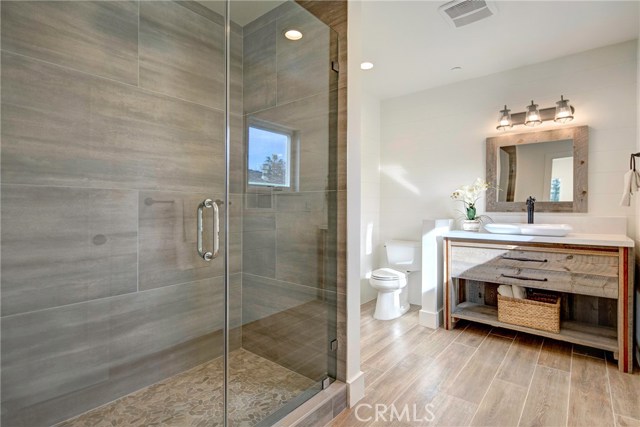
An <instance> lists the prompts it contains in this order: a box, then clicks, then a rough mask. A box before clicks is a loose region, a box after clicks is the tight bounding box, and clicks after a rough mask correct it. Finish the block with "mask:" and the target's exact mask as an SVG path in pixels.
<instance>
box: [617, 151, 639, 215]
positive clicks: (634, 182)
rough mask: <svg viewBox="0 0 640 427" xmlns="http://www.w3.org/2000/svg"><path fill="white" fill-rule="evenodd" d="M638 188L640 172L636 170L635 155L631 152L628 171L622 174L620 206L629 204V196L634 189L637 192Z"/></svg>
mask: <svg viewBox="0 0 640 427" xmlns="http://www.w3.org/2000/svg"><path fill="white" fill-rule="evenodd" d="M638 190H640V173H639V172H638V171H636V157H635V154H632V155H631V160H630V161H629V171H628V172H627V173H625V174H624V188H623V189H622V199H620V206H630V205H631V196H632V195H633V192H634V191H635V192H636V193H637V192H638Z"/></svg>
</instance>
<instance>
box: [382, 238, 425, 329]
mask: <svg viewBox="0 0 640 427" xmlns="http://www.w3.org/2000/svg"><path fill="white" fill-rule="evenodd" d="M384 247H385V251H386V254H387V260H388V262H389V266H390V267H385V268H379V269H377V270H374V271H373V272H372V273H371V277H370V278H369V284H370V285H371V287H373V288H374V289H375V290H377V291H378V299H377V301H376V310H375V312H374V313H373V317H374V318H375V319H378V320H391V319H395V318H397V317H400V316H402V315H403V314H405V313H406V312H407V311H409V307H410V305H409V292H408V288H407V283H408V276H409V274H410V273H411V272H413V271H418V270H419V269H420V264H421V255H420V243H419V242H417V241H410V240H391V241H388V242H386V243H385V245H384ZM391 267H392V268H391Z"/></svg>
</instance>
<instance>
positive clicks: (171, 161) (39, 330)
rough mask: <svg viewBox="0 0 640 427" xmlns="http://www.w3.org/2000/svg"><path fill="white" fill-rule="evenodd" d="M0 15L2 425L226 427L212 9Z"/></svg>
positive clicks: (219, 125) (18, 7) (31, 9)
mask: <svg viewBox="0 0 640 427" xmlns="http://www.w3.org/2000/svg"><path fill="white" fill-rule="evenodd" d="M0 7H1V9H2V22H1V28H2V45H1V50H2V52H1V53H2V82H1V83H2V93H1V99H0V101H1V104H2V129H1V132H2V148H1V149H2V152H1V155H2V164H1V167H2V171H1V202H2V207H1V215H2V235H1V249H2V262H1V276H2V280H1V291H2V298H1V303H2V304H1V306H2V326H1V327H2V331H1V334H2V354H1V356H2V384H1V388H2V390H1V391H2V425H4V426H11V427H16V426H17V427H38V426H48V425H52V424H55V423H59V422H61V423H62V424H61V425H64V426H75V425H112V424H113V425H134V424H135V425H152V424H156V425H157V424H165V425H166V424H171V425H196V424H198V423H202V424H205V423H206V425H222V424H223V423H224V407H223V390H224V389H223V380H224V363H223V362H224V360H223V355H224V346H223V344H224V330H225V318H224V307H225V300H224V296H225V274H226V271H225V257H226V256H227V254H226V253H225V250H224V248H225V242H224V240H225V232H226V230H224V228H223V229H222V230H221V232H220V235H219V236H220V248H221V250H220V253H219V255H218V256H217V257H216V258H213V259H211V260H210V261H206V260H205V259H203V257H202V256H200V255H199V254H198V246H199V244H198V243H199V242H198V234H199V231H200V230H201V232H202V241H201V242H200V246H201V252H203V254H204V253H206V252H215V251H214V246H215V237H214V236H215V233H214V225H215V223H216V221H215V210H216V209H215V208H216V207H218V208H219V215H220V216H219V223H220V224H222V225H224V224H225V223H226V220H225V215H226V212H227V211H228V209H231V211H233V209H235V208H237V209H239V205H236V204H231V205H229V202H233V200H228V199H227V197H226V186H225V179H226V161H225V96H226V84H225V18H224V7H225V4H224V2H207V3H206V4H200V3H196V2H171V1H147V2H120V1H114V2H108V1H97V2H93V1H92V2H88V1H68V2H67V1H40V2H24V1H16V2H13V1H2V3H1V5H0ZM240 80H241V78H238V77H236V79H235V80H233V81H235V82H239V81H240ZM205 200H211V202H206V203H204V201H205ZM218 200H219V201H220V202H219V205H217V204H215V203H216V201H218ZM199 207H200V208H201V209H198V208H199ZM199 211H201V213H202V222H201V223H199V221H198V214H199ZM230 224H231V226H232V227H234V230H236V235H237V234H238V232H237V229H238V228H239V226H240V225H239V222H238V221H236V222H235V223H234V222H233V221H230ZM199 225H200V226H199ZM232 240H233V237H232ZM234 245H239V240H238V239H237V237H236V238H235V240H233V242H231V248H234V249H235V246H234ZM236 253H237V250H236ZM206 257H209V255H206ZM230 265H231V271H230V272H231V277H232V280H231V281H232V283H233V281H234V280H237V277H238V275H239V274H240V270H239V268H240V267H239V266H240V255H238V254H236V255H235V257H231V259H230ZM237 298H238V297H237V296H236V299H237ZM101 405H104V406H101ZM86 411H89V412H86ZM74 417H76V418H74Z"/></svg>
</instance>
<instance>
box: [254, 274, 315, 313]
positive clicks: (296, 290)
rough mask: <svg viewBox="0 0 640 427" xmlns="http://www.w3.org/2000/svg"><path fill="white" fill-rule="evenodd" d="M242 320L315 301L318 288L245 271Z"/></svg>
mask: <svg viewBox="0 0 640 427" xmlns="http://www.w3.org/2000/svg"><path fill="white" fill-rule="evenodd" d="M242 288H243V292H242V322H243V323H244V324H246V323H249V322H252V321H254V320H258V319H262V318H265V317H268V316H270V315H273V314H276V313H279V312H281V311H285V310H287V309H291V308H294V307H297V306H299V305H302V304H304V303H306V302H309V301H313V300H315V299H316V298H317V293H316V290H315V289H313V288H310V287H307V286H300V285H296V284H294V283H287V282H283V281H280V280H274V279H270V278H266V277H261V276H255V275H253V274H248V273H243V275H242Z"/></svg>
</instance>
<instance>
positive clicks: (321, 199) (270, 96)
mask: <svg viewBox="0 0 640 427" xmlns="http://www.w3.org/2000/svg"><path fill="white" fill-rule="evenodd" d="M289 27H292V28H297V29H300V30H301V31H302V32H303V34H304V35H303V38H302V39H301V40H298V41H289V40H287V39H285V38H284V37H283V36H282V34H283V32H284V30H285V29H286V28H289ZM330 42H331V35H330V30H329V29H328V28H327V27H326V25H324V24H323V23H321V22H320V21H318V20H317V19H316V18H315V17H313V16H312V15H311V14H309V12H307V11H306V10H304V9H302V8H300V7H299V6H298V5H296V4H294V3H285V4H283V5H281V6H279V7H278V8H276V9H274V10H272V11H271V12H269V13H267V14H265V15H263V16H262V17H260V18H258V19H257V20H255V21H253V22H252V23H249V24H248V25H246V26H245V27H244V61H243V65H244V85H243V86H244V113H245V119H248V118H252V119H259V120H260V121H265V122H270V123H274V124H277V125H279V126H282V127H285V128H288V129H292V130H295V131H297V133H298V135H299V139H300V142H299V149H298V154H299V159H298V170H299V176H298V180H299V185H298V188H297V189H296V191H289V192H287V191H283V192H277V191H273V192H271V193H266V194H265V193H264V191H263V192H259V194H261V196H260V197H267V198H269V199H270V201H269V202H268V203H267V204H266V205H267V206H268V207H267V208H258V207H252V206H250V205H249V204H247V205H246V207H245V210H244V213H243V242H242V247H243V294H242V298H243V300H242V322H243V336H242V345H243V347H244V348H246V349H247V350H249V351H252V352H254V353H256V354H259V355H261V356H262V357H265V358H268V359H270V360H273V361H275V362H277V363H279V364H281V365H283V366H285V367H287V368H289V369H291V370H293V371H296V372H298V373H301V374H303V375H305V376H307V377H309V378H312V379H314V380H318V379H321V378H322V377H323V375H326V373H327V349H328V335H327V330H328V328H329V325H328V323H327V316H328V315H327V307H328V306H329V305H331V304H332V303H333V304H335V279H334V280H333V281H330V280H328V278H327V277H326V275H327V270H331V269H330V266H329V264H331V262H329V260H328V259H329V256H328V252H327V251H328V248H327V247H326V246H327V243H326V242H327V235H328V232H329V231H330V230H329V228H330V227H331V226H332V224H330V223H329V206H331V205H330V204H329V201H330V199H331V198H335V195H336V186H335V182H334V181H335V180H334V179H333V178H334V177H333V176H332V174H331V173H330V172H331V169H330V156H329V153H330V148H331V145H330V144H331V142H332V138H333V137H332V134H331V129H332V128H331V123H330V121H329V117H330V115H329V113H330V109H331V108H332V104H331V102H330V100H331V98H332V96H333V95H334V94H333V93H331V94H330V93H329V90H330V89H334V90H335V89H336V87H335V86H334V84H335V81H337V76H336V75H335V74H334V72H333V71H331V68H330V67H331V64H330V61H329V60H328V59H329V58H330V57H331V56H330V53H331V45H330ZM245 168H246V166H245ZM247 191H248V192H249V193H250V194H248V195H247V197H248V198H249V197H252V196H253V194H251V193H252V192H255V191H256V190H254V189H251V188H249V189H248V190H247ZM334 254H335V252H334ZM334 262H335V261H334ZM334 270H335V268H334ZM326 289H329V290H328V291H327V290H326ZM305 313H306V314H305ZM333 327H335V325H333Z"/></svg>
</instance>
